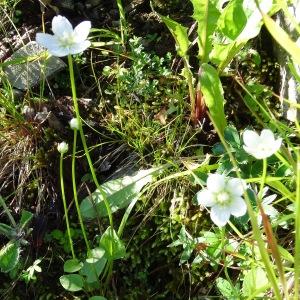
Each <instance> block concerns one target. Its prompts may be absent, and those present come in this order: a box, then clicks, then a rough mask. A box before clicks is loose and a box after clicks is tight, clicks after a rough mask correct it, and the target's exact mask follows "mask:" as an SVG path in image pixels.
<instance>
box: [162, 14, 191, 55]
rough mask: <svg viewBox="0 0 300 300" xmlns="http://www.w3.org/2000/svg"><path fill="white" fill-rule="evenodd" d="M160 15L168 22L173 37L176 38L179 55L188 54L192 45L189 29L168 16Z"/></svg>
mask: <svg viewBox="0 0 300 300" xmlns="http://www.w3.org/2000/svg"><path fill="white" fill-rule="evenodd" d="M159 16H160V17H161V19H162V20H163V22H164V23H165V24H166V26H167V27H168V29H169V30H170V32H171V34H172V36H173V38H174V39H175V42H176V47H177V53H178V55H179V56H181V57H184V56H186V54H187V51H188V49H189V45H190V41H189V37H188V34H187V30H188V29H187V28H186V27H184V26H183V25H181V24H179V23H178V22H176V21H174V20H172V19H170V18H168V17H164V16H162V15H159Z"/></svg>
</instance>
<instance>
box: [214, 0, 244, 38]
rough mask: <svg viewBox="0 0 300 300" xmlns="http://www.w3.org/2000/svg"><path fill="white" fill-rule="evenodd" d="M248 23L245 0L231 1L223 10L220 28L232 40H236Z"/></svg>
mask: <svg viewBox="0 0 300 300" xmlns="http://www.w3.org/2000/svg"><path fill="white" fill-rule="evenodd" d="M246 24H247V17H246V15H245V12H244V10H243V0H233V1H230V2H229V4H228V5H227V6H226V8H225V9H224V10H223V12H222V14H221V16H220V18H219V20H218V28H219V29H220V30H221V32H222V33H223V34H224V35H225V36H226V37H228V38H230V39H231V40H235V39H236V38H237V37H238V36H239V34H240V33H241V32H242V30H243V29H244V27H245V26H246Z"/></svg>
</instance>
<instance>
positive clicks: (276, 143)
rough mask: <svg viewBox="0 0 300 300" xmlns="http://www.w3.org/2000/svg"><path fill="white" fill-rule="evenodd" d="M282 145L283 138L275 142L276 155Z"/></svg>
mask: <svg viewBox="0 0 300 300" xmlns="http://www.w3.org/2000/svg"><path fill="white" fill-rule="evenodd" d="M281 144H282V139H281V138H279V139H277V140H276V141H275V143H274V147H273V150H274V153H275V152H277V151H278V150H279V148H280V147H281Z"/></svg>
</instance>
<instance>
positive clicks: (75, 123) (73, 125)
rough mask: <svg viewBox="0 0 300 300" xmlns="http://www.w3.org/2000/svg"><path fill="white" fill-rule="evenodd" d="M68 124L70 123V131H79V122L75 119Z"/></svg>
mask: <svg viewBox="0 0 300 300" xmlns="http://www.w3.org/2000/svg"><path fill="white" fill-rule="evenodd" d="M69 123H70V127H71V129H73V130H75V129H77V130H78V129H79V126H80V124H79V120H78V119H77V118H73V119H72V120H71V121H70V122H69Z"/></svg>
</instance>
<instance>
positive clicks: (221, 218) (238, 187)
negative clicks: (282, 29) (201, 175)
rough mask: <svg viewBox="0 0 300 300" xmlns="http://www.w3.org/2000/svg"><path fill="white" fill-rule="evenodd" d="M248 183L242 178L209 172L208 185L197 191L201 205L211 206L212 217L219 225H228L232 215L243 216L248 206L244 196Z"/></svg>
mask: <svg viewBox="0 0 300 300" xmlns="http://www.w3.org/2000/svg"><path fill="white" fill-rule="evenodd" d="M245 189H246V184H245V182H244V181H243V180H242V179H238V178H230V177H226V176H225V175H224V174H209V175H208V178H207V187H206V188H204V189H202V190H201V191H199V192H198V193H197V195H196V196H197V202H198V204H199V205H202V206H205V207H211V210H210V217H211V219H212V221H213V222H214V223H215V224H216V225H217V226H219V227H222V226H224V225H226V223H227V222H228V221H229V218H230V215H233V216H235V217H241V216H243V215H244V214H245V213H246V211H247V206H246V203H245V201H244V199H243V198H242V195H243V193H244V190H245Z"/></svg>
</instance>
